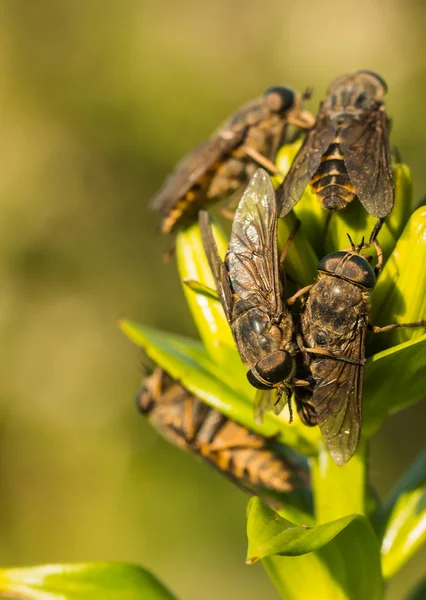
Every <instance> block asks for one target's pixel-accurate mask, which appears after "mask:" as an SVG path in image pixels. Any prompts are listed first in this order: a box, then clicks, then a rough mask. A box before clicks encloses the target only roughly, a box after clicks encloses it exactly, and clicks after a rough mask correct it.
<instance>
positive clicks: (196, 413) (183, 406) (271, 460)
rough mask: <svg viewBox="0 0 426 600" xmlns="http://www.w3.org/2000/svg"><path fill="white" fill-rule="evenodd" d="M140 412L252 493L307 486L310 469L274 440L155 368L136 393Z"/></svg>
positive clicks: (178, 443) (285, 490) (158, 427)
mask: <svg viewBox="0 0 426 600" xmlns="http://www.w3.org/2000/svg"><path fill="white" fill-rule="evenodd" d="M136 401H137V406H138V408H139V410H140V411H141V412H142V413H144V414H146V415H148V416H149V419H150V421H151V423H152V424H153V425H154V426H155V427H156V428H157V429H158V430H159V431H160V433H162V435H163V436H164V437H165V438H166V439H167V440H169V441H171V442H173V443H175V444H176V445H178V446H179V447H181V448H182V449H184V450H187V451H189V452H191V453H192V454H195V455H198V456H201V457H202V458H204V459H205V460H206V461H207V462H208V463H210V464H211V465H213V466H214V467H215V468H216V469H217V470H218V471H220V472H221V473H223V474H224V475H226V476H227V477H228V478H229V479H231V480H232V481H233V482H234V483H236V484H237V485H238V486H239V487H241V488H243V489H244V490H245V491H248V492H249V493H256V488H263V489H265V490H271V491H275V492H291V491H293V490H294V489H301V488H307V487H308V472H307V469H306V468H305V467H304V466H302V465H301V464H299V463H296V462H295V461H293V460H289V459H287V458H284V457H283V456H281V455H280V454H278V453H277V452H275V451H274V450H272V449H271V447H270V446H271V441H270V440H268V439H266V438H264V437H262V436H260V435H258V434H256V433H253V432H251V431H249V430H248V429H246V428H245V427H243V426H242V425H239V424H238V423H235V422H234V421H232V420H230V419H228V418H227V417H225V416H224V415H222V414H221V413H220V412H218V411H217V410H215V409H214V408H211V407H209V406H207V404H204V402H202V401H201V400H199V399H198V398H196V397H195V396H193V395H192V394H191V393H190V392H189V391H188V390H187V389H185V388H184V387H183V386H182V385H181V384H180V383H179V382H177V381H176V380H174V379H173V378H172V377H170V376H169V375H168V374H167V373H166V372H165V371H163V370H162V369H160V368H159V367H156V368H155V369H154V372H153V373H152V375H150V376H149V377H147V378H146V379H145V382H144V386H143V388H142V389H141V391H140V392H139V393H138V395H137V399H136Z"/></svg>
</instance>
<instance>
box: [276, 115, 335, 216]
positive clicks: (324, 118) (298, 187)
mask: <svg viewBox="0 0 426 600" xmlns="http://www.w3.org/2000/svg"><path fill="white" fill-rule="evenodd" d="M336 131H337V125H336V123H335V122H334V121H332V120H331V119H330V118H329V117H328V115H327V113H326V112H325V111H324V110H322V109H320V112H319V114H318V118H317V121H316V123H315V125H314V126H313V128H312V129H311V130H310V131H309V132H308V134H307V136H306V138H305V141H304V142H303V145H302V147H301V148H300V150H299V152H298V153H297V155H296V158H295V159H294V161H293V163H292V165H291V167H290V170H289V172H288V173H287V176H286V178H285V179H284V181H283V182H282V184H281V185H280V186H279V188H278V189H277V204H278V213H279V216H280V217H284V216H285V215H286V214H287V213H289V212H290V210H291V209H292V208H293V206H294V205H295V204H297V203H298V202H299V200H300V198H301V197H302V194H303V192H304V191H305V188H306V186H307V185H308V183H309V181H310V180H311V178H312V177H313V176H314V175H315V173H316V171H317V170H318V167H319V166H320V163H321V158H322V157H323V155H324V153H325V152H326V151H327V148H328V147H329V146H330V144H331V143H332V141H333V139H334V137H335V135H336Z"/></svg>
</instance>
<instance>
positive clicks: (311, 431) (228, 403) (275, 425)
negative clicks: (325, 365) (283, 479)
mask: <svg viewBox="0 0 426 600" xmlns="http://www.w3.org/2000/svg"><path fill="white" fill-rule="evenodd" d="M120 327H121V329H122V331H123V332H124V333H125V334H126V335H127V336H128V337H129V338H130V339H131V340H132V341H133V342H134V343H135V344H137V345H138V346H141V347H142V348H143V349H144V351H145V352H146V354H147V355H148V356H149V358H151V359H152V360H153V361H154V362H155V363H156V364H158V365H159V366H160V367H162V368H163V369H164V370H165V371H167V372H168V373H169V374H170V375H171V376H172V377H174V378H175V379H178V380H179V381H180V382H181V383H182V385H184V386H185V387H186V388H187V389H188V390H189V391H190V392H192V393H193V394H194V395H195V396H197V398H200V399H201V400H203V401H204V402H206V403H207V404H209V405H210V406H212V407H213V408H216V409H217V410H219V411H220V412H222V413H223V414H225V415H226V416H227V417H229V418H231V419H233V420H234V421H237V422H238V423H241V425H245V426H246V427H248V428H249V429H251V430H253V431H256V432H257V433H260V434H261V435H264V436H265V437H269V436H274V435H277V436H278V437H277V441H281V442H283V443H284V444H286V445H288V446H291V447H292V448H294V449H296V450H298V451H299V452H301V453H302V454H314V453H315V452H316V447H317V440H318V438H319V432H318V429H317V428H310V427H306V426H305V425H303V424H302V423H301V422H300V420H299V419H297V418H296V419H295V420H294V422H293V423H292V424H289V423H288V411H283V412H282V413H281V414H280V415H275V414H273V413H272V412H268V413H267V414H265V416H264V420H263V423H262V424H261V425H258V424H255V422H254V419H253V399H254V394H255V390H254V388H253V387H252V386H251V385H250V384H249V383H248V381H247V377H246V375H245V372H246V369H245V367H244V365H243V364H242V362H241V361H240V359H239V357H238V356H236V360H235V362H232V363H231V362H229V363H228V365H227V368H226V369H224V368H222V367H221V366H220V365H217V364H216V363H213V362H212V360H211V359H210V357H209V355H208V354H207V352H206V350H205V349H204V348H203V346H202V344H201V343H200V342H197V341H195V340H191V339H189V338H184V337H182V336H178V335H174V334H171V333H164V332H162V331H158V330H156V329H153V328H151V327H147V326H143V325H139V324H137V323H133V322H131V321H121V322H120Z"/></svg>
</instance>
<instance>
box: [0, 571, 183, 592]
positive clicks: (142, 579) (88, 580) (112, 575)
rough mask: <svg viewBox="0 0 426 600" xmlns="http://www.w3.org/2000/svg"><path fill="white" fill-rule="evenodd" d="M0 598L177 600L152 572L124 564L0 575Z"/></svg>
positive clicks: (8, 572)
mask: <svg viewBox="0 0 426 600" xmlns="http://www.w3.org/2000/svg"><path fill="white" fill-rule="evenodd" d="M0 597H6V598H7V597H13V598H19V599H22V600H89V599H90V600H96V599H99V600H134V599H135V598H143V599H144V600H176V598H175V596H173V595H172V594H171V593H170V592H169V591H168V590H167V589H166V588H165V587H164V586H163V584H162V583H160V582H159V581H158V580H157V579H156V578H155V577H154V576H153V575H152V574H151V573H150V572H149V571H146V570H145V569H142V568H141V567H138V566H136V565H126V564H121V563H92V564H90V563H88V564H65V565H44V566H40V567H29V568H20V569H5V570H2V571H0Z"/></svg>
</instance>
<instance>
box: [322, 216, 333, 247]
mask: <svg viewBox="0 0 426 600" xmlns="http://www.w3.org/2000/svg"><path fill="white" fill-rule="evenodd" d="M332 215H333V213H332V212H331V211H328V212H327V217H326V219H325V226H324V239H323V241H324V242H325V240H326V239H327V234H328V230H329V227H330V221H331V217H332Z"/></svg>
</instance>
